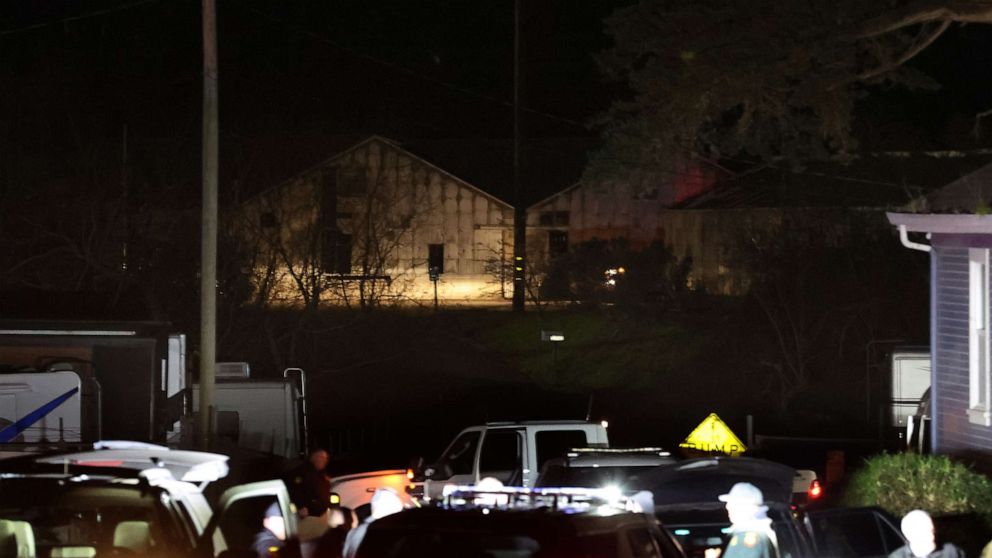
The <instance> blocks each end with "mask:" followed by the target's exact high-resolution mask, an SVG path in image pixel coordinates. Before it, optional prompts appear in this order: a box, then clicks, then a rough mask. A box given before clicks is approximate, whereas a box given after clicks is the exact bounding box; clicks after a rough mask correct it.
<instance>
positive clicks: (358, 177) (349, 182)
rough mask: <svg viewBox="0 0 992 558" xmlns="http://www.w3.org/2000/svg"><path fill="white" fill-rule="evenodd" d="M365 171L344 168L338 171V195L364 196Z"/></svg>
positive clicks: (356, 168)
mask: <svg viewBox="0 0 992 558" xmlns="http://www.w3.org/2000/svg"><path fill="white" fill-rule="evenodd" d="M366 186H367V184H366V179H365V169H364V168H362V167H342V168H340V169H338V193H339V194H340V195H342V196H362V195H365V190H366Z"/></svg>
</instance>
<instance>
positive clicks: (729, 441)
mask: <svg viewBox="0 0 992 558" xmlns="http://www.w3.org/2000/svg"><path fill="white" fill-rule="evenodd" d="M679 447H680V448H685V449H690V450H696V451H708V452H721V453H725V454H727V455H731V456H734V455H740V454H742V453H744V452H745V451H746V450H747V448H746V447H744V443H743V442H741V439H740V438H738V437H737V435H736V434H734V431H733V430H731V429H730V427H729V426H727V423H725V422H723V420H722V419H720V417H718V416H717V414H716V413H710V416H708V417H706V418H705V419H703V422H701V423H699V426H697V427H696V429H695V430H693V431H692V432H690V433H689V436H687V437H686V439H685V441H684V442H682V443H681V444H679Z"/></svg>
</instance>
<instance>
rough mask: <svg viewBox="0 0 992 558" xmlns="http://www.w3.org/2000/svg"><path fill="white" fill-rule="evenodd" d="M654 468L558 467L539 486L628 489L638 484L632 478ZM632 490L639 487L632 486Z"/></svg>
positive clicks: (542, 477)
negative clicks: (628, 485)
mask: <svg viewBox="0 0 992 558" xmlns="http://www.w3.org/2000/svg"><path fill="white" fill-rule="evenodd" d="M653 468H654V467H653V466H630V465H626V466H616V467H564V466H561V465H556V466H551V467H548V468H547V470H546V471H545V473H544V474H543V475H542V476H541V480H540V482H539V483H538V484H539V486H568V487H579V488H603V487H606V486H611V485H614V486H618V487H626V485H627V484H628V483H630V484H633V485H636V484H637V483H636V479H633V478H632V477H634V476H636V475H637V474H638V473H641V472H644V471H649V470H651V469H653ZM632 481H633V482H632ZM631 488H638V487H637V486H632V487H631Z"/></svg>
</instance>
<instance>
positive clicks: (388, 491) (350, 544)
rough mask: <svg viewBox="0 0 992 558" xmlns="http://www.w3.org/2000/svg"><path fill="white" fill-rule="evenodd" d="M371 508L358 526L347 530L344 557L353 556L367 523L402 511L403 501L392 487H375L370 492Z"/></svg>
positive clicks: (363, 536)
mask: <svg viewBox="0 0 992 558" xmlns="http://www.w3.org/2000/svg"><path fill="white" fill-rule="evenodd" d="M371 508H372V514H371V515H370V516H368V517H367V518H365V521H363V522H361V523H360V524H359V525H358V527H355V528H354V529H352V530H351V531H348V536H347V537H345V540H344V549H343V550H342V552H341V555H342V556H343V557H344V558H355V556H356V555H357V554H358V547H359V546H361V544H362V539H364V538H365V532H366V531H368V528H369V525H370V524H371V523H372V522H373V521H375V520H377V519H382V518H383V517H386V516H387V515H392V514H394V513H399V512H401V511H403V501H402V500H400V497H399V495H398V494H396V491H394V490H393V489H392V488H377V489H376V491H375V493H374V494H372V505H371Z"/></svg>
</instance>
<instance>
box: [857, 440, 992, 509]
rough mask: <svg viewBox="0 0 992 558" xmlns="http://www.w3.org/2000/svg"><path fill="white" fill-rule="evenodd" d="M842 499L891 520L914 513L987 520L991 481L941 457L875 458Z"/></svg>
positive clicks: (859, 472)
mask: <svg viewBox="0 0 992 558" xmlns="http://www.w3.org/2000/svg"><path fill="white" fill-rule="evenodd" d="M846 500H847V504H848V505H852V506H880V507H882V508H884V509H886V510H888V511H889V512H890V513H892V514H895V515H897V516H902V515H904V514H905V513H906V512H908V511H910V510H913V509H917V508H919V509H923V510H926V511H927V512H929V513H930V514H932V515H949V514H966V513H978V514H981V515H983V516H985V517H986V518H990V517H992V482H990V481H989V479H988V478H986V477H984V476H982V475H980V474H978V473H976V472H974V471H972V470H971V469H969V468H968V467H966V466H965V465H962V464H961V463H955V462H953V461H951V460H950V459H948V458H947V457H945V456H940V455H918V454H914V453H900V454H891V455H879V456H876V457H873V458H871V459H869V460H867V461H866V462H865V465H864V467H862V468H861V469H860V470H859V471H857V472H856V473H855V474H854V475H853V476H852V477H851V482H850V485H849V486H848V489H847V497H846Z"/></svg>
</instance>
